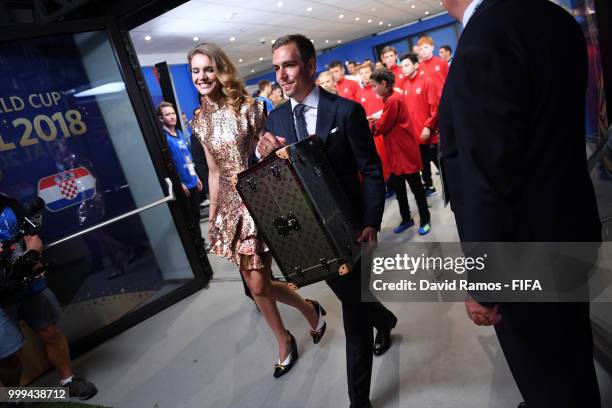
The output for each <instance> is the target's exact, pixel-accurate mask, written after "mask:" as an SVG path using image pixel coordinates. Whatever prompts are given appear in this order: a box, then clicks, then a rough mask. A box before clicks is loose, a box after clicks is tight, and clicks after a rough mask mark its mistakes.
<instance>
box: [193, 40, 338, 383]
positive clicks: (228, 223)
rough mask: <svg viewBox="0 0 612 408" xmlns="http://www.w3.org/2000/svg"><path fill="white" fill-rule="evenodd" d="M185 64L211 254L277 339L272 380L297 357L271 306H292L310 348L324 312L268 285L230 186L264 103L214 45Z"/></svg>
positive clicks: (255, 241) (263, 254)
mask: <svg viewBox="0 0 612 408" xmlns="http://www.w3.org/2000/svg"><path fill="white" fill-rule="evenodd" d="M187 60H188V63H189V68H190V70H191V78H192V81H193V84H194V86H195V87H196V89H197V91H198V92H199V93H200V95H202V96H203V98H202V100H203V103H202V107H201V109H200V112H199V113H198V115H197V116H196V117H195V119H194V123H193V131H194V133H195V134H196V135H197V138H198V139H199V140H200V142H201V143H202V145H203V146H204V151H205V154H206V161H207V163H208V167H209V173H208V183H209V193H210V217H209V219H210V229H209V240H210V243H211V246H212V252H213V253H214V254H216V255H219V256H222V257H225V258H227V259H229V260H231V261H233V262H234V263H236V264H237V265H238V269H239V270H240V273H241V274H242V276H243V277H244V280H245V281H246V283H247V285H248V287H249V289H250V290H251V293H252V294H253V298H254V300H255V302H256V303H257V306H258V307H259V310H260V311H261V313H262V315H263V316H264V318H265V320H266V322H267V323H268V325H269V326H270V328H271V329H272V332H273V333H274V335H275V336H276V340H277V342H278V363H277V364H276V365H275V366H274V377H275V378H278V377H280V376H282V375H284V374H286V373H287V372H289V370H291V368H292V367H293V365H294V364H295V361H296V360H297V358H298V352H297V345H296V342H295V338H294V337H293V336H292V335H291V333H289V331H288V330H287V329H286V328H285V326H284V324H283V321H282V320H281V317H280V314H279V312H278V309H277V307H276V302H277V301H278V302H281V303H285V304H287V305H290V306H293V307H295V308H296V309H298V310H299V311H300V312H301V313H302V314H303V315H304V317H305V318H306V320H307V321H308V323H309V324H310V327H311V335H312V339H313V342H314V343H315V344H317V343H318V342H319V341H320V340H321V337H322V336H323V334H324V333H325V328H326V324H325V320H324V319H323V316H324V315H325V310H324V309H323V308H322V307H321V306H320V305H319V303H318V302H316V301H313V300H304V299H303V298H302V297H301V296H300V295H299V294H298V293H297V292H296V291H294V290H292V289H290V288H289V287H288V286H287V285H286V284H284V283H281V282H275V281H272V280H271V273H270V264H271V262H272V258H271V256H270V254H269V253H268V252H267V251H266V249H265V245H264V243H263V242H262V241H261V240H260V239H259V238H258V237H257V229H256V227H255V223H254V222H253V219H252V218H251V216H250V214H249V212H248V211H247V209H246V207H245V205H244V204H243V203H242V200H241V199H240V196H239V195H238V192H237V191H236V188H235V186H234V184H233V183H232V179H234V178H235V176H236V175H237V174H238V173H239V172H241V171H243V170H246V168H247V167H248V157H249V154H250V153H251V152H252V151H253V149H254V148H255V146H256V144H257V141H258V140H259V137H260V135H261V134H262V133H263V127H264V123H265V119H266V117H265V111H264V107H263V104H262V103H258V102H256V101H254V100H253V99H252V98H250V97H249V96H248V94H247V92H246V89H245V87H244V84H243V83H242V81H241V80H240V78H239V77H238V73H237V70H236V68H235V67H234V64H233V63H232V62H231V61H230V60H229V58H228V57H227V55H226V54H225V52H223V50H222V49H220V48H219V47H217V46H216V45H214V44H209V43H202V44H198V45H197V46H195V47H194V48H193V49H192V50H191V51H190V52H189V54H188V55H187Z"/></svg>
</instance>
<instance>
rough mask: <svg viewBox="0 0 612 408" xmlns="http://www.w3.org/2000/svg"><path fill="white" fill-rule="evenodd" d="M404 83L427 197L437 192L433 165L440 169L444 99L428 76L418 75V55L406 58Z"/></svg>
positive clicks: (403, 65) (409, 55) (404, 61)
mask: <svg viewBox="0 0 612 408" xmlns="http://www.w3.org/2000/svg"><path fill="white" fill-rule="evenodd" d="M401 60H402V71H403V72H404V76H405V77H406V82H404V101H405V103H406V107H407V108H408V116H409V117H410V123H411V124H412V127H413V129H414V134H415V135H417V140H418V142H419V149H420V151H421V160H422V161H423V171H422V175H423V184H424V185H425V196H426V197H429V196H431V195H433V194H435V192H436V188H435V187H434V186H433V180H432V179H431V162H433V163H434V164H435V165H436V168H439V165H438V142H439V137H438V105H439V104H440V97H439V96H438V92H437V89H436V85H435V84H434V82H433V80H432V79H431V78H429V77H426V76H424V75H417V73H418V70H419V57H418V56H417V55H416V54H407V55H404V56H402V58H401Z"/></svg>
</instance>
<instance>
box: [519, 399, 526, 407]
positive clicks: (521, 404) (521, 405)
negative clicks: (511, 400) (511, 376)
mask: <svg viewBox="0 0 612 408" xmlns="http://www.w3.org/2000/svg"><path fill="white" fill-rule="evenodd" d="M517 408H527V403H526V402H525V401H523V402H521V403H520V404H519V405H518V407H517Z"/></svg>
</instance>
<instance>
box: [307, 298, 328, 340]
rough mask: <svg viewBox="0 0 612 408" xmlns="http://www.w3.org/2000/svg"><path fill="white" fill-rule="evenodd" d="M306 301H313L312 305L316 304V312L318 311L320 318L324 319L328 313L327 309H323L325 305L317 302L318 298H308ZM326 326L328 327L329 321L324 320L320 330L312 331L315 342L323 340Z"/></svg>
mask: <svg viewBox="0 0 612 408" xmlns="http://www.w3.org/2000/svg"><path fill="white" fill-rule="evenodd" d="M306 301H307V302H310V303H312V306H314V309H315V312H317V315H318V316H319V320H320V319H323V316H325V315H326V314H327V312H326V311H325V309H323V306H321V305H320V304H319V302H317V301H316V300H310V299H306ZM326 328H327V323H326V322H323V327H321V328H320V329H319V330H311V331H310V335H311V336H312V342H313V343H314V344H318V343H319V342H320V341H321V338H323V335H324V334H325V329H326Z"/></svg>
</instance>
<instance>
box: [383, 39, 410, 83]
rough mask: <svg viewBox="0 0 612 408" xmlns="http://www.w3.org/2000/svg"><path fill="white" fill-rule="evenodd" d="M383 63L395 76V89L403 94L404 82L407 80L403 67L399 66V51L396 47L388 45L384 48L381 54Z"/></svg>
mask: <svg viewBox="0 0 612 408" xmlns="http://www.w3.org/2000/svg"><path fill="white" fill-rule="evenodd" d="M380 56H381V58H380V59H382V62H383V63H384V64H385V67H387V69H388V70H389V71H391V72H393V75H394V76H395V88H396V90H397V91H398V92H401V89H402V86H403V85H404V81H405V80H406V78H405V77H404V73H403V72H402V67H400V66H399V65H397V50H396V49H395V47H392V46H390V45H387V46H386V47H385V48H383V50H382V52H381V53H380Z"/></svg>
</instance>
